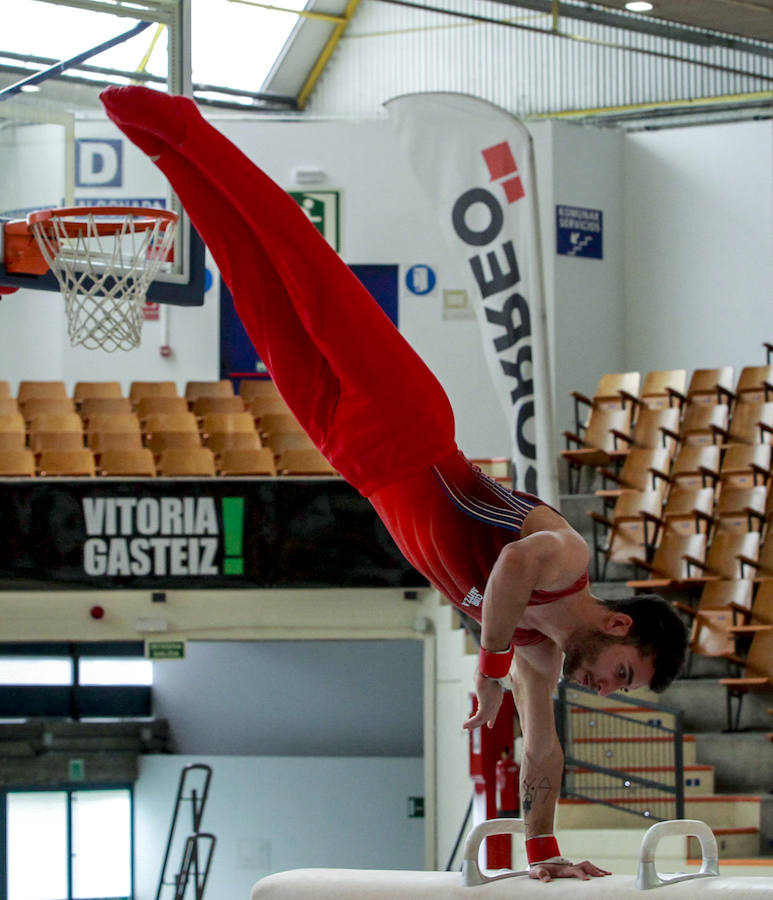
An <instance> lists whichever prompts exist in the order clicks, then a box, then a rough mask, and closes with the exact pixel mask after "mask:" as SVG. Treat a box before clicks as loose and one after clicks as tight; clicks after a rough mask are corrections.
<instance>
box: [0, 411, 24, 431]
mask: <svg viewBox="0 0 773 900" xmlns="http://www.w3.org/2000/svg"><path fill="white" fill-rule="evenodd" d="M0 431H16V432H19V431H20V432H21V433H22V434H26V431H27V429H26V426H25V424H24V416H22V414H21V413H20V412H16V413H8V414H5V415H4V414H3V413H0Z"/></svg>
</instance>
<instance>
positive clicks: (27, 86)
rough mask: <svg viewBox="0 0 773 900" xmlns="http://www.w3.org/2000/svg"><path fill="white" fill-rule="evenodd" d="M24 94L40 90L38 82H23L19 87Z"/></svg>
mask: <svg viewBox="0 0 773 900" xmlns="http://www.w3.org/2000/svg"><path fill="white" fill-rule="evenodd" d="M20 90H21V91H23V92H24V93H25V94H36V93H37V92H38V91H39V90H40V85H38V84H23V85H22V86H21V88H20Z"/></svg>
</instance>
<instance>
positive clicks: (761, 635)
mask: <svg viewBox="0 0 773 900" xmlns="http://www.w3.org/2000/svg"><path fill="white" fill-rule="evenodd" d="M732 630H733V631H734V633H736V634H740V633H743V632H746V633H747V634H748V633H752V635H753V636H752V640H751V644H750V646H749V650H748V653H747V654H746V655H745V656H744V657H743V658H741V659H739V660H738V662H739V664H740V665H741V667H742V671H741V674H740V675H739V676H737V677H735V678H721V679H720V680H719V683H720V684H722V685H724V687H725V689H726V690H727V714H728V723H727V724H728V729H729V730H731V731H737V730H738V728H739V725H740V723H741V709H742V705H743V698H744V697H745V696H746V694H747V693H751V692H754V691H765V692H771V691H773V625H752V626H734V628H733V629H732ZM733 702H735V713H733V710H732V706H733Z"/></svg>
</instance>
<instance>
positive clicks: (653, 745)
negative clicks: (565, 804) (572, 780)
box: [572, 735, 697, 769]
mask: <svg viewBox="0 0 773 900" xmlns="http://www.w3.org/2000/svg"><path fill="white" fill-rule="evenodd" d="M672 744H673V738H671V737H640V738H626V737H589V738H573V739H572V748H573V749H572V755H573V756H575V757H576V758H577V759H578V762H579V761H580V760H582V759H584V760H585V761H587V762H588V763H592V764H593V765H596V766H603V767H605V768H616V769H626V768H627V767H628V766H636V765H642V763H647V762H649V763H650V764H652V760H653V754H656V753H660V754H662V755H663V757H666V755H667V754H668V753H669V751H670V747H671V745H672ZM682 757H683V758H682V761H683V763H684V765H686V766H694V765H696V763H697V759H696V743H695V738H694V737H693V736H692V735H686V736H685V737H684V738H683V739H682ZM663 762H664V763H665V764H669V763H670V760H669V759H667V758H664V759H663Z"/></svg>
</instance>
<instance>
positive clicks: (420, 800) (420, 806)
mask: <svg viewBox="0 0 773 900" xmlns="http://www.w3.org/2000/svg"><path fill="white" fill-rule="evenodd" d="M408 818H409V819H423V818H424V797H409V798H408Z"/></svg>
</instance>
